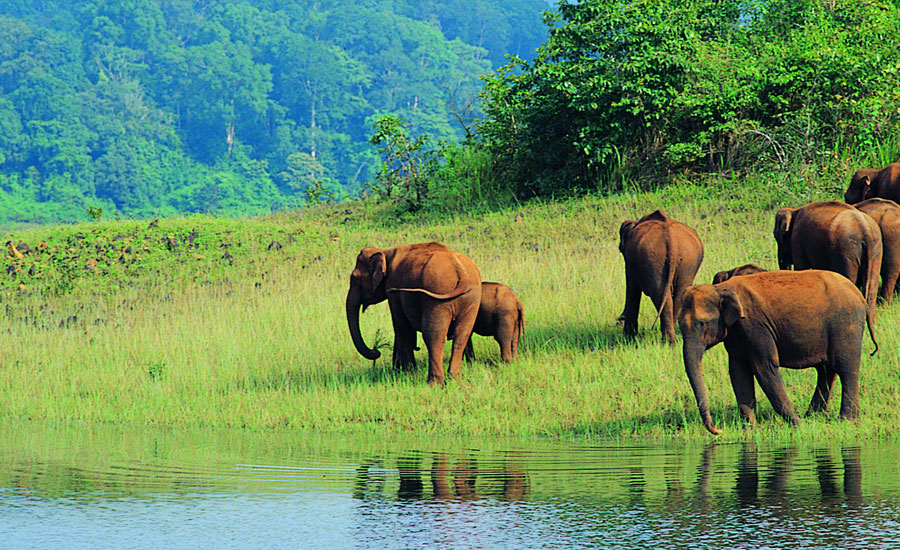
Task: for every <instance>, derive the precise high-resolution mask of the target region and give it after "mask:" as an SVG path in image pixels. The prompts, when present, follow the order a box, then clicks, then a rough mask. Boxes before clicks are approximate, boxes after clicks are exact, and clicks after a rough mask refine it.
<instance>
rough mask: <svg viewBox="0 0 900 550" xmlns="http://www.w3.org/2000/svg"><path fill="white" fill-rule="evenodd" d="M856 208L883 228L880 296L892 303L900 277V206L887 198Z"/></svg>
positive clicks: (858, 205) (863, 203)
mask: <svg viewBox="0 0 900 550" xmlns="http://www.w3.org/2000/svg"><path fill="white" fill-rule="evenodd" d="M854 206H856V208H857V209H858V210H859V211H861V212H864V213H865V214H866V215H868V216H869V217H870V218H872V219H873V220H875V223H877V224H878V227H879V228H880V229H881V246H882V249H883V253H882V257H881V290H880V291H879V296H881V299H882V300H884V301H885V302H886V303H888V304H890V303H891V302H892V301H893V299H894V292H895V290H897V280H898V278H900V206H898V205H897V203H895V202H894V201H891V200H887V199H869V200H866V201H863V202H860V203H857V204H855V205H854Z"/></svg>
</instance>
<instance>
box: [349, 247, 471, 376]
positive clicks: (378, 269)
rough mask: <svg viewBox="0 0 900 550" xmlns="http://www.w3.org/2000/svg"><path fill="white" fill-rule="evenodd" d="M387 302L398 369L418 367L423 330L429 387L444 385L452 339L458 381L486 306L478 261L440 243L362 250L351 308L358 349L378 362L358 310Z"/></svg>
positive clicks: (353, 279)
mask: <svg viewBox="0 0 900 550" xmlns="http://www.w3.org/2000/svg"><path fill="white" fill-rule="evenodd" d="M384 300H387V301H388V305H389V306H390V308H391V322H392V324H393V326H394V355H393V364H394V366H396V367H400V368H410V367H413V366H415V357H414V355H413V354H414V350H415V346H416V332H421V333H422V337H423V339H424V340H425V345H426V347H427V349H428V383H429V384H443V383H444V342H445V341H446V340H447V337H448V335H449V336H450V337H451V338H452V339H453V348H452V352H451V355H450V369H449V370H450V376H452V377H453V378H458V377H459V370H460V367H461V365H462V358H463V350H464V349H465V347H466V342H468V341H469V337H470V336H471V335H472V329H473V327H474V326H475V319H476V317H477V316H478V306H479V304H480V303H481V273H480V272H479V271H478V267H477V266H476V265H475V263H474V262H473V261H472V260H471V259H469V258H468V257H467V256H465V255H463V254H460V253H458V252H454V251H453V250H451V249H450V248H448V247H447V246H445V245H443V244H441V243H437V242H430V243H421V244H411V245H404V246H398V247H397V248H388V249H378V248H364V249H362V250H361V251H360V253H359V256H357V258H356V267H355V268H354V269H353V273H352V274H351V275H350V289H349V290H348V291H347V302H346V308H347V323H348V325H349V326H350V336H351V337H352V338H353V345H354V346H356V350H357V351H358V352H359V353H360V355H362V356H363V357H365V358H366V359H371V360H375V359H378V358H379V357H380V356H381V353H379V352H378V351H377V350H373V349H370V348H369V347H368V346H366V344H365V342H364V341H363V338H362V334H361V333H360V329H359V310H360V308H362V310H363V311H365V309H366V308H367V307H369V306H371V305H373V304H377V303H379V302H383V301H384Z"/></svg>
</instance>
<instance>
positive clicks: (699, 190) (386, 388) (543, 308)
mask: <svg viewBox="0 0 900 550" xmlns="http://www.w3.org/2000/svg"><path fill="white" fill-rule="evenodd" d="M838 187H839V185H833V186H831V187H826V186H818V187H817V186H812V187H810V186H808V185H806V184H805V182H804V181H799V182H798V181H793V180H791V179H789V178H787V177H785V178H782V179H777V178H776V179H773V180H768V179H765V180H764V179H759V180H755V181H749V182H746V181H743V182H739V181H733V180H724V179H715V180H710V181H709V182H707V183H694V184H684V185H680V186H670V187H667V188H664V189H661V190H659V191H656V192H648V193H631V194H623V195H617V196H613V197H606V198H604V197H600V196H587V197H584V198H580V199H573V200H568V201H564V202H551V203H537V202H535V203H528V204H525V205H519V206H517V207H512V208H508V209H505V210H500V211H495V212H491V213H479V214H478V215H471V216H464V215H457V216H455V217H447V218H440V217H438V216H436V215H432V216H430V217H427V216H426V217H420V218H417V219H410V218H406V217H397V216H395V215H393V213H392V212H391V210H390V208H389V207H371V206H364V205H358V204H348V205H340V206H336V207H330V208H325V207H323V208H319V209H312V210H308V211H303V212H298V213H289V214H276V215H270V216H265V217H260V218H253V219H246V220H226V219H215V218H209V217H201V216H198V217H187V218H181V219H169V220H160V222H159V226H158V227H157V228H149V227H148V222H146V221H143V222H124V221H122V222H108V223H94V224H83V225H76V226H56V227H46V228H33V229H29V230H24V231H19V232H15V233H11V234H8V235H7V239H9V240H12V241H13V242H14V243H18V242H20V241H24V242H25V243H26V244H28V245H29V246H30V247H31V248H35V247H36V245H37V243H39V242H44V243H46V244H47V248H46V250H45V251H44V252H35V253H33V254H29V255H26V256H25V258H23V259H21V260H14V259H11V258H6V259H5V260H4V262H3V263H2V264H0V265H2V268H3V269H4V271H2V272H0V273H3V274H4V275H2V280H3V286H2V291H0V296H2V303H0V331H2V333H3V334H4V338H3V343H2V346H0V350H2V355H0V418H10V419H32V420H52V421H58V422H92V423H116V424H121V425H137V426H140V425H158V426H168V427H188V428H192V427H216V428H232V427H246V428H254V429H270V428H283V429H305V430H316V431H328V432H334V433H346V434H348V435H352V434H354V433H363V432H373V431H374V432H377V433H384V434H386V435H387V434H391V433H417V434H420V433H430V434H436V435H441V434H444V435H456V436H460V435H495V434H506V435H510V434H512V435H549V436H559V437H567V436H582V435H587V434H590V435H596V436H603V437H613V438H616V437H633V436H640V437H647V436H666V437H669V436H677V437H680V438H687V439H700V440H702V439H706V438H708V437H710V436H709V435H708V434H706V432H705V431H704V430H703V428H702V427H701V425H700V422H699V419H698V415H697V411H696V404H695V402H694V398H693V395H692V393H691V390H690V386H689V384H688V382H687V378H686V376H685V375H684V368H683V364H682V360H681V348H680V345H679V346H677V347H669V346H666V345H665V344H663V343H662V341H661V338H660V336H659V330H658V326H657V327H652V328H651V327H650V326H649V325H650V323H651V322H652V321H653V318H654V313H655V312H654V311H653V308H652V305H651V304H650V301H649V299H646V298H645V299H644V302H643V305H642V310H641V316H640V321H639V322H640V325H641V334H640V336H639V338H638V339H637V341H636V342H634V343H632V342H627V341H626V340H624V339H623V338H622V336H621V329H620V328H619V327H618V326H616V323H615V320H616V317H617V315H618V314H619V313H620V311H621V308H622V304H623V301H624V273H623V272H624V269H623V264H622V260H621V256H620V254H619V252H618V249H617V245H618V227H619V224H620V223H621V221H622V220H624V219H627V218H636V217H639V216H641V215H643V214H645V213H647V212H649V211H651V210H653V209H654V208H657V207H662V208H664V209H665V210H666V212H667V213H668V214H669V215H670V216H672V217H674V218H675V219H678V220H680V221H683V222H685V223H687V224H688V225H690V226H692V227H694V228H695V229H696V230H697V232H698V233H699V234H700V236H701V238H702V239H703V242H704V245H705V260H704V263H703V266H702V267H701V269H700V273H699V274H698V277H697V282H702V283H706V282H709V281H711V280H712V276H713V274H714V273H715V272H716V271H719V270H722V269H728V268H731V267H734V266H736V265H740V264H743V263H746V262H754V263H757V264H759V265H761V266H764V267H769V268H774V267H775V265H776V261H775V243H774V241H773V240H772V236H771V231H772V223H773V220H774V210H775V208H777V207H778V206H782V205H789V204H794V205H795V204H801V203H802V202H805V201H807V200H814V199H821V198H832V197H834V196H835V195H834V189H836V188H838ZM516 214H522V219H521V222H519V223H517V222H516V221H515V217H516ZM192 232H196V235H195V237H194V239H193V243H194V244H188V242H187V241H188V239H187V237H188V235H190V234H191V233H192ZM79 236H80V237H79ZM170 237H171V238H173V239H175V241H177V243H178V244H177V246H174V247H172V246H171V244H170V243H171V241H169V240H168V239H169V238H170ZM114 239H117V240H114ZM428 240H439V241H442V242H444V243H446V244H448V245H449V246H451V247H452V248H455V249H456V250H459V251H461V252H464V253H466V254H468V255H469V256H470V257H472V259H473V260H475V262H476V263H477V264H478V265H479V267H480V269H481V272H482V277H483V279H484V280H495V281H500V282H503V283H505V284H507V285H509V286H510V287H511V288H513V290H515V292H516V293H517V294H518V295H519V296H520V298H521V299H522V301H523V302H524V304H525V315H526V333H527V347H526V348H525V349H524V350H523V352H522V353H521V355H520V358H519V360H518V361H517V362H516V363H514V364H511V365H506V364H503V363H501V362H500V361H499V349H498V346H497V345H496V343H495V342H494V341H493V340H490V339H485V338H481V337H477V336H476V339H475V352H476V354H477V355H478V357H479V360H478V361H476V362H475V363H474V364H464V365H463V370H462V379H461V380H459V381H450V382H449V383H448V384H447V385H446V386H445V387H443V388H434V387H429V386H428V385H426V383H425V378H426V366H425V362H426V360H427V356H426V353H425V351H424V346H421V347H422V348H423V350H422V351H420V352H418V354H417V358H418V360H419V368H418V369H417V370H416V371H415V372H408V373H407V372H402V373H401V372H395V371H394V370H393V369H392V368H391V367H390V364H389V360H390V350H389V349H385V350H383V351H384V352H386V353H384V354H383V355H382V358H381V359H379V360H378V361H377V362H375V363H372V362H369V361H366V360H365V359H363V358H362V357H361V356H359V355H358V354H357V353H356V351H355V350H354V348H353V345H352V343H351V341H350V336H349V332H348V330H347V323H346V320H345V318H344V308H343V303H344V297H345V294H346V291H347V283H348V281H349V274H350V271H351V269H352V268H353V264H354V261H355V256H356V254H357V253H358V251H359V249H360V248H362V247H364V246H379V247H390V246H396V245H399V244H403V243H412V242H422V241H428ZM273 241H277V242H278V243H280V244H281V245H282V246H281V247H280V248H278V247H277V246H274V245H272V246H270V245H271V244H272V242H273ZM4 242H5V241H4ZM129 246H130V247H131V253H130V254H125V258H124V260H121V258H122V250H124V249H125V248H127V247H129ZM54 250H55V252H54ZM225 252H228V253H229V255H230V256H231V258H230V259H229V258H224V257H223V256H224V255H225ZM91 258H93V259H94V260H96V263H95V264H93V266H92V268H91V269H88V268H86V267H85V266H86V265H87V264H88V260H89V259H91ZM132 258H133V259H134V262H131V259H132ZM123 262H124V263H123ZM32 265H34V266H36V267H35V270H34V272H33V273H34V274H33V275H29V274H28V273H29V271H30V270H31V266H32ZM9 266H15V267H18V271H15V272H14V273H12V274H9V271H10V269H9ZM12 271H14V269H13V270H12ZM20 285H22V286H20ZM23 287H24V288H23ZM361 319H362V321H361V325H362V330H363V335H364V337H365V338H366V340H367V343H369V344H370V345H372V344H373V343H374V342H376V341H377V342H380V343H381V344H382V345H387V346H389V345H390V342H391V341H392V338H393V334H392V330H391V328H390V316H389V312H388V308H387V305H386V304H379V305H376V306H373V307H372V308H370V309H369V310H368V311H367V312H366V313H365V314H363V315H362V317H361ZM898 321H900V306H898V305H896V304H895V305H893V306H890V307H885V306H882V308H881V309H880V311H879V325H878V328H877V336H878V339H879V343H880V345H881V351H880V352H879V353H878V354H877V355H876V356H875V357H874V358H871V357H869V356H868V353H865V354H864V357H863V364H862V375H861V386H862V387H861V403H862V417H861V419H860V420H859V421H857V422H854V423H844V422H838V421H836V411H837V409H838V406H839V397H840V394H839V393H838V394H837V395H836V396H835V397H836V400H835V402H833V403H832V407H831V411H830V412H829V413H828V414H827V415H824V416H821V417H817V418H811V419H806V420H805V421H804V422H803V424H802V425H801V426H800V427H799V428H796V429H791V428H789V427H787V426H786V424H785V423H784V422H783V421H782V420H781V419H780V417H778V416H777V415H775V414H774V412H773V411H772V408H771V406H770V405H769V403H768V401H767V400H766V399H765V396H764V395H763V394H762V392H761V391H757V395H758V398H759V407H758V408H759V411H758V416H759V418H760V424H761V427H760V429H758V430H746V429H744V428H743V427H742V425H741V423H740V420H739V418H738V415H737V411H736V407H735V405H734V395H733V393H732V390H731V386H730V383H729V381H728V376H727V372H726V354H725V350H724V348H723V347H722V346H718V347H716V348H714V349H712V350H710V351H709V352H707V354H706V356H705V358H704V365H705V373H706V378H707V386H708V388H709V391H710V399H711V405H712V412H713V416H714V418H715V420H716V422H717V424H719V425H720V427H723V428H725V430H726V431H725V433H724V434H723V435H722V436H720V439H724V440H729V439H747V438H751V439H752V438H766V439H771V438H775V439H809V440H818V439H828V440H835V439H838V440H842V439H858V438H891V437H893V435H894V425H895V419H896V416H897V414H898V412H900V361H898V354H897V350H898V346H900V342H898V339H900V338H898V330H897V329H896V327H897V326H898ZM871 349H872V345H871V342H869V341H868V339H866V341H865V343H864V350H866V351H867V352H868V351H871ZM448 355H449V346H448V353H447V354H445V361H446V360H447V358H446V357H447V356H448ZM782 375H783V377H784V378H785V382H786V385H787V388H788V393H789V395H790V396H791V397H792V400H793V402H794V405H795V407H796V408H797V409H798V410H801V411H803V410H805V408H806V406H807V405H808V401H809V399H810V397H811V395H812V390H813V386H814V383H815V372H814V371H813V370H811V369H807V370H804V371H789V370H782Z"/></svg>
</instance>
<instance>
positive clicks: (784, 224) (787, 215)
mask: <svg viewBox="0 0 900 550" xmlns="http://www.w3.org/2000/svg"><path fill="white" fill-rule="evenodd" d="M795 210H797V209H796V208H779V209H778V212H776V213H775V230H774V231H773V235H774V237H775V241H776V242H779V243H784V242H786V239H790V236H791V222H792V221H793V217H794V211H795Z"/></svg>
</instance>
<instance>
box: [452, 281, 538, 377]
mask: <svg viewBox="0 0 900 550" xmlns="http://www.w3.org/2000/svg"><path fill="white" fill-rule="evenodd" d="M524 331H525V307H524V306H523V305H522V300H519V297H518V296H516V294H515V293H514V292H513V291H512V290H510V288H509V287H508V286H506V285H501V284H500V283H481V306H480V307H479V308H478V318H477V319H475V330H474V332H475V334H479V335H481V336H493V337H494V340H496V341H497V343H498V344H500V358H501V359H503V360H504V361H506V362H507V363H509V362H512V361H514V360H515V359H516V357H517V356H518V354H519V341H520V340H521V339H522V338H523V337H524ZM465 358H466V360H467V361H474V360H475V351H474V350H473V349H472V340H471V338H470V339H469V342H468V343H467V344H466V350H465Z"/></svg>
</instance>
